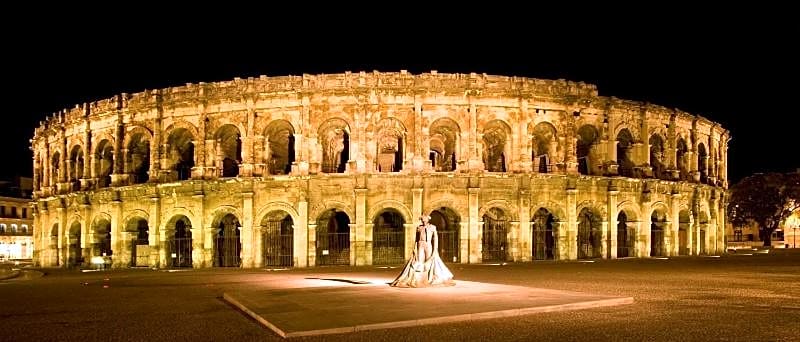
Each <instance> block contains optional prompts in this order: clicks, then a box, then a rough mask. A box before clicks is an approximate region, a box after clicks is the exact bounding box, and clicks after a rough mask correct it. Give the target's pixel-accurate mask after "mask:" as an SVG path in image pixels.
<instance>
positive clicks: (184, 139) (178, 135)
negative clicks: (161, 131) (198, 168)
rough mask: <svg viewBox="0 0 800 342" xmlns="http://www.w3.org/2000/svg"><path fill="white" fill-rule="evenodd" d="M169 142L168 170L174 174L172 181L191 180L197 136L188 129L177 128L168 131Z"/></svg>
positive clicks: (167, 152) (167, 153)
mask: <svg viewBox="0 0 800 342" xmlns="http://www.w3.org/2000/svg"><path fill="white" fill-rule="evenodd" d="M166 132H168V133H167V134H166V137H167V139H166V142H167V151H166V156H164V157H165V158H166V159H167V168H168V169H170V170H172V171H173V172H174V174H173V175H172V176H171V179H170V180H187V179H189V178H191V171H192V168H193V167H194V166H195V146H194V144H195V143H194V141H195V139H197V135H196V134H194V133H192V130H190V129H188V128H186V127H175V128H173V129H171V130H168V131H166Z"/></svg>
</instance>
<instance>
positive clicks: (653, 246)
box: [650, 202, 670, 256]
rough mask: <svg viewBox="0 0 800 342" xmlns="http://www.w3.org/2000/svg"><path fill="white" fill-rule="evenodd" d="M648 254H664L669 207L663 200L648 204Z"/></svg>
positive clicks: (665, 251)
mask: <svg viewBox="0 0 800 342" xmlns="http://www.w3.org/2000/svg"><path fill="white" fill-rule="evenodd" d="M650 209H651V211H650V212H651V213H650V256H666V255H667V253H668V252H667V249H666V238H667V234H666V233H667V231H669V221H670V219H669V218H670V215H669V207H668V206H667V205H666V204H664V203H663V202H656V203H653V204H652V205H651V206H650Z"/></svg>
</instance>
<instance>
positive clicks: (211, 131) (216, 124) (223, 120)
mask: <svg viewBox="0 0 800 342" xmlns="http://www.w3.org/2000/svg"><path fill="white" fill-rule="evenodd" d="M242 114H244V113H242ZM209 121H210V122H209V124H208V125H207V126H206V134H208V135H210V136H209V138H213V139H218V138H219V136H220V133H221V131H220V130H221V129H222V128H223V127H225V126H231V127H233V128H235V129H236V131H237V132H238V133H239V135H240V136H241V137H242V138H245V137H247V135H248V131H247V127H246V126H245V125H244V124H242V123H241V122H236V121H234V120H231V119H230V118H229V116H220V117H215V118H214V119H213V120H212V119H210V118H209ZM226 130H230V128H226Z"/></svg>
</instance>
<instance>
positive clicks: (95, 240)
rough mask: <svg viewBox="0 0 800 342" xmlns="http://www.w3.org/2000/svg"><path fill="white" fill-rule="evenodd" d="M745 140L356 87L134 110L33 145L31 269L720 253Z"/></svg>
mask: <svg viewBox="0 0 800 342" xmlns="http://www.w3.org/2000/svg"><path fill="white" fill-rule="evenodd" d="M729 140H730V135H729V132H728V131H727V130H725V129H724V128H722V127H720V125H719V124H717V123H714V122H711V121H709V120H707V119H705V118H703V117H701V116H697V115H692V114H689V113H686V112H683V111H681V110H679V109H673V108H665V107H662V106H658V105H654V104H649V103H642V102H635V101H629V100H624V99H618V98H615V97H606V96H600V95H599V94H598V90H597V87H596V86H595V85H592V84H586V83H582V82H571V81H565V80H543V79H531V78H522V77H507V76H491V75H485V74H475V73H471V74H444V73H438V72H436V71H432V72H430V73H425V74H411V73H409V72H406V71H401V72H392V73H385V72H360V73H351V72H346V73H343V74H330V75H328V74H325V75H302V76H285V77H266V76H261V77H255V78H247V79H243V78H242V79H240V78H236V79H234V80H232V81H226V82H214V83H202V82H201V83H196V84H186V85H184V86H178V87H173V88H167V89H158V90H145V91H143V92H140V93H136V94H120V95H118V96H115V97H113V98H110V99H105V100H100V101H97V102H92V103H85V104H80V105H77V106H75V107H74V108H71V109H66V110H63V111H60V112H58V113H55V114H54V115H52V116H50V117H48V118H47V119H46V120H45V121H43V122H41V123H40V125H39V127H38V128H36V129H35V133H34V137H33V139H31V149H32V150H33V166H34V168H33V169H34V190H35V193H34V208H33V209H34V210H33V213H34V215H35V216H34V226H35V228H36V232H35V237H34V238H35V246H36V247H35V248H36V250H35V255H34V259H35V261H36V262H37V263H38V264H40V265H42V266H62V267H75V266H85V265H88V263H89V262H90V260H98V258H97V257H101V258H102V259H99V260H105V261H106V262H107V263H110V264H111V265H112V266H113V267H138V266H144V267H160V268H170V267H195V268H202V267H245V268H262V267H309V266H318V265H386V264H399V263H402V262H403V261H404V260H405V259H406V258H407V257H409V256H410V253H411V245H412V244H413V239H414V230H415V229H414V228H415V226H416V225H417V224H418V217H419V215H420V214H428V215H430V216H431V217H432V218H431V222H432V223H433V224H435V225H436V226H437V227H438V231H439V246H438V250H439V253H440V255H441V256H442V258H443V259H444V260H446V261H448V262H456V263H482V262H489V263H495V262H507V261H515V262H526V261H533V260H548V259H552V260H577V259H592V258H610V259H613V258H623V257H654V256H679V255H702V254H720V253H722V252H723V251H724V244H725V241H724V234H723V232H724V230H723V227H724V224H725V222H724V220H725V216H724V213H725V206H726V191H725V189H726V188H727V182H726V174H727V171H726V164H727V149H728V145H727V144H728V141H729Z"/></svg>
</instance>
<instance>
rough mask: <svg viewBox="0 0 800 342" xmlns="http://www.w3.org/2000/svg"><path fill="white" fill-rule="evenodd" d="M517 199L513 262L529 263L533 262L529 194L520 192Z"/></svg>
mask: <svg viewBox="0 0 800 342" xmlns="http://www.w3.org/2000/svg"><path fill="white" fill-rule="evenodd" d="M519 199H520V201H519V202H520V205H519V214H518V215H519V227H518V231H517V233H516V235H517V245H516V248H517V258H516V259H514V261H531V260H533V243H532V240H531V237H532V236H533V231H532V227H531V208H530V192H529V191H528V190H520V192H519Z"/></svg>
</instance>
